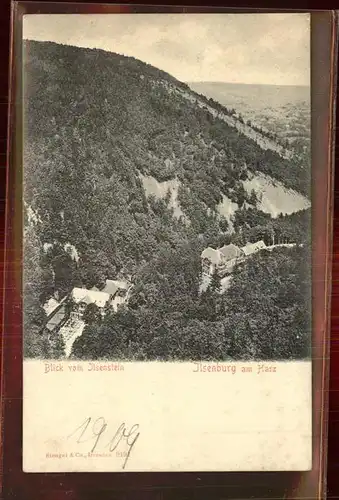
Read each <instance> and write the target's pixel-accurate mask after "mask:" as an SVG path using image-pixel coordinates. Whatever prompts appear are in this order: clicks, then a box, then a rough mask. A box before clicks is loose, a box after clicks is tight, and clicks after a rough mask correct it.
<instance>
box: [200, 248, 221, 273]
mask: <svg viewBox="0 0 339 500" xmlns="http://www.w3.org/2000/svg"><path fill="white" fill-rule="evenodd" d="M201 260H202V270H203V273H205V274H213V272H214V271H215V269H216V268H217V267H218V266H219V265H220V263H221V261H222V257H221V253H220V252H219V250H215V249H214V248H212V247H207V248H205V250H203V252H202V253H201Z"/></svg>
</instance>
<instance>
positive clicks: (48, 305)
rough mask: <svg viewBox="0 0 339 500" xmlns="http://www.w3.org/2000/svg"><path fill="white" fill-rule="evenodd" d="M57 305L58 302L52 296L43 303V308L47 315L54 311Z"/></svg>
mask: <svg viewBox="0 0 339 500" xmlns="http://www.w3.org/2000/svg"><path fill="white" fill-rule="evenodd" d="M58 305H59V302H58V301H57V300H56V299H55V298H54V297H51V298H50V299H48V301H47V302H45V304H44V310H45V313H46V314H47V316H49V315H50V314H51V313H52V312H53V311H54V309H55V308H57V307H58Z"/></svg>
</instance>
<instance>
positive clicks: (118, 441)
mask: <svg viewBox="0 0 339 500" xmlns="http://www.w3.org/2000/svg"><path fill="white" fill-rule="evenodd" d="M113 432H114V434H113V437H111V438H110V439H109V441H108V442H107V441H105V438H106V437H107V436H108V435H110V432H109V429H108V424H107V422H106V420H105V419H104V417H98V418H97V419H95V420H94V419H93V418H92V417H88V418H86V419H85V420H84V422H82V424H81V425H79V427H77V428H76V429H75V430H74V431H73V432H72V433H71V434H70V435H69V436H68V437H67V439H70V438H72V437H76V443H78V444H81V443H85V442H90V443H93V444H91V450H90V452H91V453H93V452H94V451H95V450H96V449H97V447H98V446H100V445H102V444H103V446H104V447H105V448H109V451H110V452H113V451H114V450H116V449H117V448H118V446H119V445H121V446H122V445H123V443H125V445H127V452H126V453H124V454H123V456H124V459H125V460H124V462H123V464H122V468H123V469H125V467H126V464H127V462H128V459H129V457H130V455H131V452H132V449H133V447H134V445H135V443H136V442H137V440H138V438H139V436H140V432H139V424H133V425H132V427H130V428H129V429H128V427H126V424H125V423H124V422H123V423H122V424H120V425H119V427H118V428H117V429H116V430H115V431H113Z"/></svg>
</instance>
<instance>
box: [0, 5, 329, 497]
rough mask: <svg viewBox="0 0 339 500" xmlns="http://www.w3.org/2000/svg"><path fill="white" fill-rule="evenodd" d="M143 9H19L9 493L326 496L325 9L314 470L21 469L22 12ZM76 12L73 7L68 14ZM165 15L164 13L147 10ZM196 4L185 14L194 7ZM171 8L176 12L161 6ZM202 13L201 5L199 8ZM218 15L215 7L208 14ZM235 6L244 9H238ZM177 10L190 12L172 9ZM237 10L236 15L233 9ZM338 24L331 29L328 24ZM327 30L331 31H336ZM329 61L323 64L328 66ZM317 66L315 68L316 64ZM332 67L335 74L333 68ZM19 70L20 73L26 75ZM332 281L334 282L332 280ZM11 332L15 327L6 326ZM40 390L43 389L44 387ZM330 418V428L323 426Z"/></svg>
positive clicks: (6, 349)
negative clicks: (105, 471) (32, 471)
mask: <svg viewBox="0 0 339 500" xmlns="http://www.w3.org/2000/svg"><path fill="white" fill-rule="evenodd" d="M37 8H38V9H39V10H40V12H66V11H67V12H72V11H73V12H74V9H76V11H77V12H84V13H86V12H87V13H94V12H96V13H104V12H126V13H128V12H133V11H136V10H140V7H136V6H133V7H132V6H131V5H124V6H118V5H108V4H106V5H96V4H82V5H80V4H67V6H66V5H65V4H61V3H54V4H45V3H39V4H38V3H28V4H27V3H26V4H25V5H24V9H25V10H23V4H16V9H14V10H15V18H16V22H15V25H14V30H13V38H12V59H13V61H14V62H15V61H17V62H18V64H14V65H12V71H13V73H12V78H11V86H12V92H11V118H10V127H9V136H10V137H11V139H12V142H11V144H10V146H11V147H10V149H9V151H10V155H9V158H8V159H9V170H8V184H7V196H6V198H7V217H6V224H7V226H6V235H7V245H6V246H7V250H6V259H5V264H6V268H5V272H6V283H5V285H6V291H5V302H4V326H5V328H4V335H3V358H2V362H3V368H4V371H3V378H2V394H3V399H2V410H3V413H2V423H3V429H2V430H3V431H5V433H3V441H2V443H3V449H2V451H3V457H4V462H3V463H4V469H3V495H4V498H7V497H10V496H12V497H13V496H14V498H20V499H26V498H27V499H30V498H34V499H37V500H38V499H39V498H49V499H53V498H58V499H61V498H68V499H73V498H74V499H77V498H79V499H84V500H86V499H87V498H100V499H105V498H110V499H114V498H118V499H122V498H142V499H144V498H145V499H146V498H147V499H148V498H150V499H153V498H161V499H162V498H169V499H170V498H176V499H177V498H197V499H199V498H204V499H205V498H206V496H207V495H208V498H221V497H222V496H223V497H224V498H230V497H233V498H249V497H254V498H282V497H284V498H296V496H298V498H304V499H306V498H308V499H310V498H323V496H322V494H323V493H322V492H323V490H324V482H323V479H324V475H323V472H324V470H325V465H326V463H325V456H326V442H325V441H326V433H327V419H326V410H327V382H328V357H329V350H328V349H329V341H328V340H329V337H328V327H329V297H330V286H331V284H330V275H331V248H332V247H331V245H332V239H331V235H332V232H331V213H332V203H333V196H332V186H333V168H329V165H330V164H331V159H332V155H333V140H332V139H333V137H332V128H331V123H332V120H333V105H332V104H330V102H329V96H330V95H333V93H334V88H333V86H334V81H335V80H334V73H333V71H334V53H335V50H336V42H335V31H336V22H333V20H332V21H330V18H329V15H328V14H326V13H317V14H315V15H316V16H317V21H313V25H312V31H313V42H312V57H313V63H315V62H316V67H317V70H316V71H313V76H312V85H313V88H317V89H318V92H317V93H316V94H315V95H312V97H313V106H312V107H313V110H314V114H313V117H312V127H313V133H314V136H315V137H317V141H316V142H314V143H315V147H314V148H313V162H314V164H316V165H317V168H316V169H314V172H313V176H314V179H313V186H314V191H313V223H314V228H315V231H314V265H313V290H314V300H315V304H316V307H315V315H314V331H315V332H318V333H317V334H316V335H315V336H314V365H313V368H314V401H315V405H314V414H313V419H314V426H315V429H317V432H315V433H314V467H313V470H312V471H311V472H306V473H171V474H168V473H114V474H103V473H100V474H99V473H95V474H94V473H92V474H84V473H79V474H25V473H23V472H22V467H21V437H22V348H21V343H22V322H21V311H22V303H21V262H22V253H21V239H22V236H21V234H22V226H21V213H22V210H21V181H22V179H21V127H22V123H21V114H20V109H21V108H20V98H21V92H20V80H21V75H20V67H21V66H20V50H19V49H20V42H19V40H20V33H19V32H18V30H19V31H20V16H21V15H22V13H23V12H25V13H26V12H36V9H37ZM66 9H67V10H66ZM147 9H148V10H149V11H157V12H158V11H159V7H156V6H151V7H147ZM193 9H194V8H185V11H188V10H189V11H191V10H193ZM161 10H162V11H167V10H168V7H161ZM195 10H199V11H201V10H202V9H201V8H195ZM204 10H206V11H207V10H209V9H204ZM233 10H234V9H233ZM170 11H171V12H174V11H176V12H182V11H183V8H182V7H172V8H170ZM228 11H229V9H228ZM329 22H330V24H331V26H330V27H329V26H328V23H329ZM326 26H327V27H326ZM321 59H322V63H320V60H321ZM313 65H314V64H313ZM330 69H331V71H330ZM18 70H19V71H18ZM324 277H326V278H325V280H324ZM6 329H7V330H6ZM37 390H38V388H37ZM320 422H322V424H321V425H320Z"/></svg>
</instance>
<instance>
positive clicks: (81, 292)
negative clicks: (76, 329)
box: [71, 288, 110, 319]
mask: <svg viewBox="0 0 339 500" xmlns="http://www.w3.org/2000/svg"><path fill="white" fill-rule="evenodd" d="M71 298H72V300H73V303H74V304H75V306H76V307H75V308H74V309H73V311H72V313H71V316H72V317H73V318H77V319H81V318H82V316H83V314H84V312H85V309H86V307H87V306H88V305H89V304H95V305H96V306H98V307H99V309H100V310H101V313H102V314H103V310H104V307H105V306H106V305H107V304H108V303H109V300H110V296H109V294H108V293H105V292H102V291H101V292H99V291H97V290H87V288H73V290H72V294H71Z"/></svg>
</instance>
